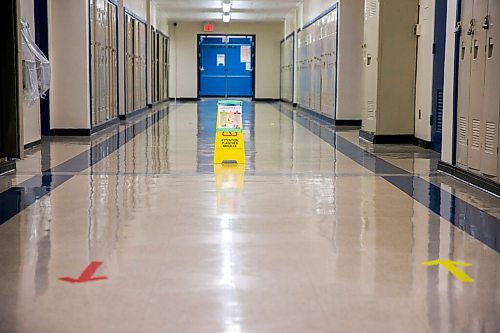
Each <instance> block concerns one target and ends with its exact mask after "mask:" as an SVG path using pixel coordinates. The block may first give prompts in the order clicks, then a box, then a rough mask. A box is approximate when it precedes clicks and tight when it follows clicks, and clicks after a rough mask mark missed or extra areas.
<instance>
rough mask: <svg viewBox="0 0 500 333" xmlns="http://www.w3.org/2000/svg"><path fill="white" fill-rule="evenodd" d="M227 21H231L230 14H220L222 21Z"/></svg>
mask: <svg viewBox="0 0 500 333" xmlns="http://www.w3.org/2000/svg"><path fill="white" fill-rule="evenodd" d="M229 21H231V14H229V13H224V14H222V22H224V23H229Z"/></svg>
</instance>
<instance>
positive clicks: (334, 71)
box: [330, 10, 338, 117]
mask: <svg viewBox="0 0 500 333" xmlns="http://www.w3.org/2000/svg"><path fill="white" fill-rule="evenodd" d="M332 16H333V17H332V21H331V23H330V24H331V27H332V34H331V37H330V44H331V46H332V48H331V50H332V51H331V54H330V71H331V73H330V81H331V86H332V92H331V105H332V116H333V117H336V115H337V37H338V31H337V27H338V24H337V22H338V12H337V10H335V11H334V12H333V13H332Z"/></svg>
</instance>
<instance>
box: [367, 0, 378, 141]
mask: <svg viewBox="0 0 500 333" xmlns="http://www.w3.org/2000/svg"><path fill="white" fill-rule="evenodd" d="M378 44H379V2H378V0H365V28H364V45H363V48H364V52H363V58H364V70H363V75H364V107H363V110H364V116H363V130H365V131H367V132H375V131H376V129H377V119H376V115H377V89H378V51H379V49H378Z"/></svg>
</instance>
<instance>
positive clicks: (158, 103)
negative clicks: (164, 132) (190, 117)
mask: <svg viewBox="0 0 500 333" xmlns="http://www.w3.org/2000/svg"><path fill="white" fill-rule="evenodd" d="M167 102H170V98H167V99H164V100H161V101H158V102H154V103H153V105H152V106H151V107H150V108H152V107H153V106H157V105H160V104H163V103H167Z"/></svg>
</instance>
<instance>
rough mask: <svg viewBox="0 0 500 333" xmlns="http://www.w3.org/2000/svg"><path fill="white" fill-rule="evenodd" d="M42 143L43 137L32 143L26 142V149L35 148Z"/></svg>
mask: <svg viewBox="0 0 500 333" xmlns="http://www.w3.org/2000/svg"><path fill="white" fill-rule="evenodd" d="M41 144H42V139H40V140H36V141H33V142H31V143H28V144H25V145H24V150H29V149H33V148H35V147H37V146H40V145H41Z"/></svg>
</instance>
